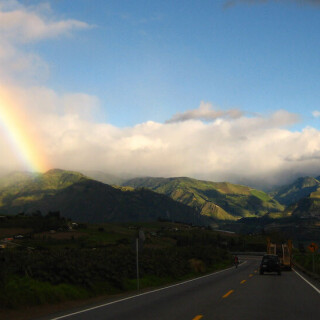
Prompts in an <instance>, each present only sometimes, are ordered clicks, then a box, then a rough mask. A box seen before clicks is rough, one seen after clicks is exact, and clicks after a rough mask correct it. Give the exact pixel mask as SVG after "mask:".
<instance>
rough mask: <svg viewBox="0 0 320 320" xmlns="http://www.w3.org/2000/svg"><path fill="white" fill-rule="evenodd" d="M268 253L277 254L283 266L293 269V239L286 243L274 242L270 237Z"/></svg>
mask: <svg viewBox="0 0 320 320" xmlns="http://www.w3.org/2000/svg"><path fill="white" fill-rule="evenodd" d="M267 254H275V255H277V256H278V257H279V259H280V263H281V267H282V268H285V269H289V270H290V269H291V265H292V259H291V258H292V241H291V240H288V241H287V242H286V243H272V242H271V240H270V239H268V242H267Z"/></svg>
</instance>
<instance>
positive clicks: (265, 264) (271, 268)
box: [260, 254, 281, 275]
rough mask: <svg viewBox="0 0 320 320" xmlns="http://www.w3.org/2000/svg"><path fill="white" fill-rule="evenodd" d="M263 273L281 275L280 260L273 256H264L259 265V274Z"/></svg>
mask: <svg viewBox="0 0 320 320" xmlns="http://www.w3.org/2000/svg"><path fill="white" fill-rule="evenodd" d="M265 272H277V273H278V275H281V265H280V259H279V257H278V256H277V255H275V254H265V255H264V256H263V258H262V260H261V264H260V274H264V273H265Z"/></svg>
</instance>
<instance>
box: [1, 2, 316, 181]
mask: <svg viewBox="0 0 320 320" xmlns="http://www.w3.org/2000/svg"><path fill="white" fill-rule="evenodd" d="M319 31H320V0H230V1H229V0H216V1H212V0H211V1H206V0H201V1H196V0H193V1H191V0H183V1H182V0H180V1H174V0H171V1H146V0H145V1H142V0H136V1H125V0H116V1H112V0H110V1H104V0H77V1H68V0H52V1H32V0H21V1H17V0H0V102H1V98H2V100H3V102H2V109H1V106H0V134H1V136H0V152H1V158H0V171H2V172H8V171H11V170H33V171H45V170H47V169H50V168H57V167H58V168H63V169H72V170H100V171H104V172H108V173H113V174H116V175H122V176H164V177H170V176H190V177H194V178H199V179H205V180H212V181H231V182H235V183H243V184H249V185H253V186H261V187H266V186H272V185H277V184H282V183H286V182H289V181H292V180H293V179H295V178H296V177H298V176H304V175H313V176H318V175H320V162H319V160H320V131H319V129H320V128H319V124H320V32H319ZM3 97H5V98H3ZM7 101H10V103H7ZM10 110H11V111H10ZM9 111H10V112H9ZM9 117H10V118H9ZM17 118H19V119H20V120H19V121H18V120H17ZM1 119H2V121H1ZM8 119H9V120H10V121H9V120H8ZM21 119H22V120H23V121H22V120H21ZM21 123H24V124H25V125H24V126H22V128H21ZM18 127H19V130H18ZM18 131H19V132H18ZM22 140H23V141H22ZM39 159H41V164H40V161H39Z"/></svg>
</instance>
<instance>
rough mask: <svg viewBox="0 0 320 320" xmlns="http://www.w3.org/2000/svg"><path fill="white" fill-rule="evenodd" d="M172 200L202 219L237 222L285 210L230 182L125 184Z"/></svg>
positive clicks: (147, 181)
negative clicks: (184, 205) (194, 211)
mask: <svg viewBox="0 0 320 320" xmlns="http://www.w3.org/2000/svg"><path fill="white" fill-rule="evenodd" d="M124 185H126V186H131V187H135V188H138V187H144V188H149V189H151V190H153V191H156V192H159V193H162V194H165V195H167V196H170V197H171V198H172V199H174V200H177V201H180V202H182V203H184V204H186V205H189V206H191V207H194V208H196V209H197V210H198V211H199V212H200V213H201V214H202V215H204V216H210V217H213V218H216V219H218V220H238V219H241V218H242V217H257V216H258V217H259V216H263V215H264V214H267V213H270V212H281V211H282V210H283V209H284V207H283V206H282V205H280V204H279V203H278V202H277V201H276V200H274V199H272V198H271V197H270V196H269V195H267V194H266V193H265V192H263V191H259V190H255V189H252V188H250V187H246V186H241V185H235V184H231V183H228V182H210V181H201V180H196V179H191V178H168V179H166V178H136V179H132V180H129V181H127V182H125V183H124Z"/></svg>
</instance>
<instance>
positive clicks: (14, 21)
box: [0, 1, 90, 42]
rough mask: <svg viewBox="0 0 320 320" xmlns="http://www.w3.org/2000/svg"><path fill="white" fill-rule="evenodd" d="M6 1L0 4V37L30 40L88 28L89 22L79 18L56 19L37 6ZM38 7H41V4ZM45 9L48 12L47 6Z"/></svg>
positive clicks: (21, 40) (20, 40) (22, 40)
mask: <svg viewBox="0 0 320 320" xmlns="http://www.w3.org/2000/svg"><path fill="white" fill-rule="evenodd" d="M6 3H7V5H2V6H0V10H1V11H0V38H5V39H10V40H11V41H14V42H30V41H38V40H42V39H46V38H53V37H57V36H60V35H65V34H69V32H71V31H72V30H76V29H88V28H90V25H89V24H87V23H85V22H82V21H79V20H73V19H68V20H60V21H59V20H58V21H56V20H55V19H53V18H51V16H50V15H48V14H45V13H42V12H41V11H42V10H39V8H35V7H31V8H28V7H25V6H22V5H21V4H19V3H17V2H16V1H9V2H8V1H6ZM9 4H10V6H9ZM40 8H41V9H43V5H41V7H40ZM6 9H7V10H6ZM37 9H38V10H37ZM47 10H48V11H49V12H50V10H49V9H48V8H47Z"/></svg>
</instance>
